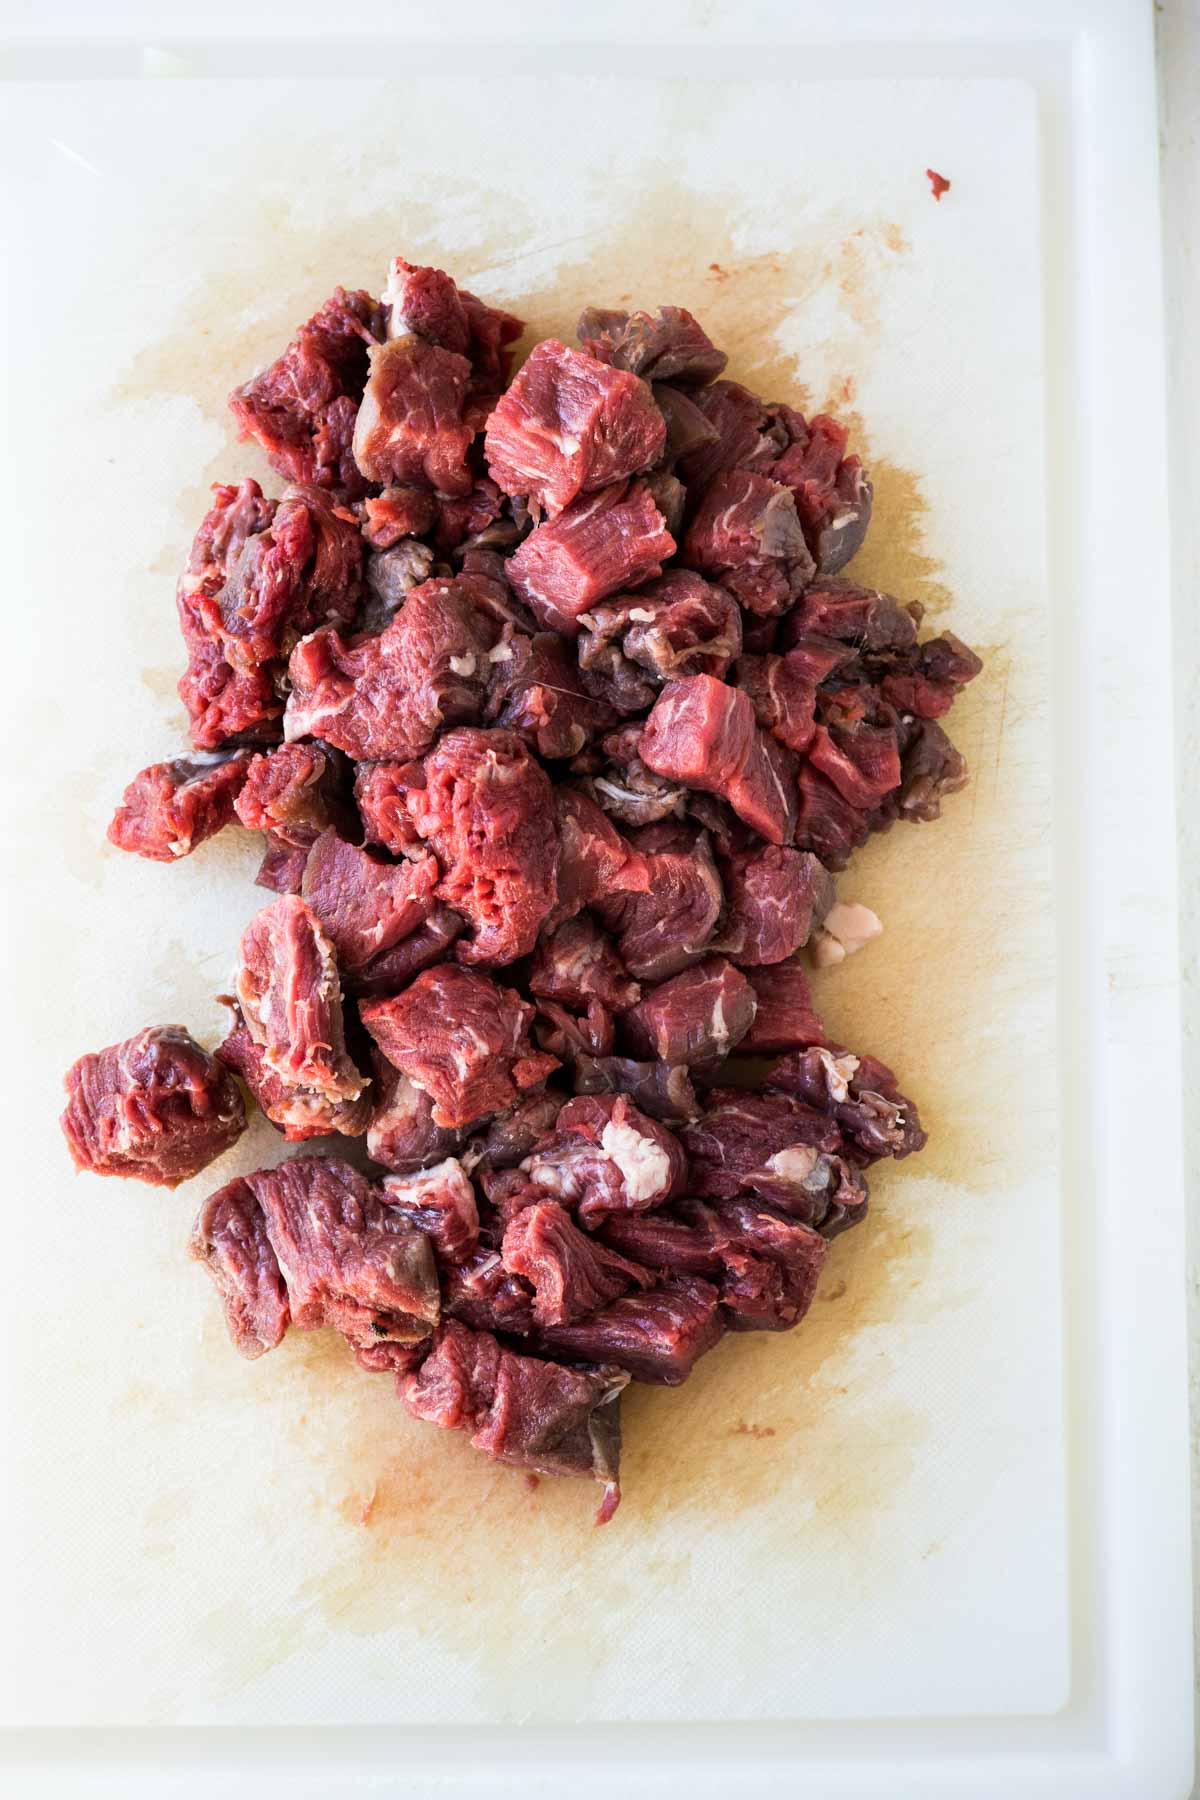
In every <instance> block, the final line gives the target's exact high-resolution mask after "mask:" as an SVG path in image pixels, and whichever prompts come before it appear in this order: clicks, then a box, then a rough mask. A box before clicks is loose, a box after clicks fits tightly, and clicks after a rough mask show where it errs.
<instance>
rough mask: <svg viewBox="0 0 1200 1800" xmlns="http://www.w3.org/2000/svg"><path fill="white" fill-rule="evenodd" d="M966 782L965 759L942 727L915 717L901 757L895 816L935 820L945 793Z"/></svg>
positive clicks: (932, 721)
mask: <svg viewBox="0 0 1200 1800" xmlns="http://www.w3.org/2000/svg"><path fill="white" fill-rule="evenodd" d="M966 785H967V765H966V762H965V760H964V758H963V756H962V755H961V753H960V752H959V751H957V750H956V749H955V748H954V745H953V744H952V743H951V742H950V739H949V738H948V737H947V736H946V733H945V732H944V731H943V730H942V728H941V726H940V725H938V724H936V723H935V722H934V720H932V719H914V721H913V723H912V725H911V726H910V727H909V728H908V731H907V734H906V741H905V745H904V749H903V751H902V753H901V757H900V787H899V790H898V792H897V794H896V795H895V796H894V804H895V808H896V817H897V818H900V819H908V820H910V821H912V822H914V823H915V822H916V821H917V820H926V821H928V820H930V819H936V818H938V817H939V815H940V813H941V810H942V801H943V799H944V798H945V796H946V795H947V794H957V793H958V791H959V789H960V788H964V787H965V786H966Z"/></svg>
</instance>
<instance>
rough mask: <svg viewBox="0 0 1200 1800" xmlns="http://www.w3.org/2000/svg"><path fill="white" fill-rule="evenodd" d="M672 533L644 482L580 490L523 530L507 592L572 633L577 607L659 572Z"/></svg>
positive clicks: (671, 545)
mask: <svg viewBox="0 0 1200 1800" xmlns="http://www.w3.org/2000/svg"><path fill="white" fill-rule="evenodd" d="M674 551H675V540H674V538H673V537H672V536H671V534H670V532H669V531H668V530H667V528H666V525H665V522H664V520H663V516H662V514H661V513H660V512H659V510H658V508H657V506H656V505H655V504H654V500H653V497H652V495H651V493H650V489H649V488H648V487H647V485H646V483H645V482H644V481H635V482H632V483H631V484H630V485H629V486H628V487H625V486H622V485H620V484H617V485H614V486H612V487H605V488H601V489H600V490H599V491H598V492H597V493H594V494H584V495H581V496H580V498H579V499H578V500H575V501H573V502H572V503H571V505H570V506H568V507H567V508H566V510H565V511H563V512H561V513H559V514H558V516H557V517H556V518H554V519H550V520H548V521H547V522H546V524H544V525H539V526H538V528H537V530H536V531H533V532H531V533H530V535H529V536H528V537H527V538H526V539H525V541H524V543H523V544H522V545H521V546H520V548H519V549H517V550H516V551H514V553H513V555H512V556H511V557H510V558H509V562H508V576H509V580H510V581H511V583H512V585H513V589H514V591H515V592H516V593H517V594H518V595H519V596H520V598H521V599H522V600H524V601H525V603H526V605H527V606H529V607H531V608H532V609H533V611H534V613H535V614H536V615H537V617H538V619H539V620H540V621H541V623H542V624H543V625H545V626H547V627H548V628H549V629H550V630H552V631H561V632H562V633H563V634H564V635H565V636H568V637H573V636H574V635H575V633H576V631H577V630H578V628H579V627H578V624H577V620H578V617H579V614H580V613H582V612H586V611H587V610H588V609H589V607H592V606H595V605H596V603H597V602H598V601H600V600H603V599H605V598H606V596H607V595H609V594H615V593H618V592H620V591H621V590H623V589H625V588H635V587H637V586H639V585H640V583H642V582H643V581H650V580H652V579H653V578H654V577H655V576H656V575H661V574H662V565H663V563H664V562H665V561H666V559H667V558H668V557H669V556H672V555H673V554H674Z"/></svg>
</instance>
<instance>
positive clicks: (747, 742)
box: [638, 675, 796, 844]
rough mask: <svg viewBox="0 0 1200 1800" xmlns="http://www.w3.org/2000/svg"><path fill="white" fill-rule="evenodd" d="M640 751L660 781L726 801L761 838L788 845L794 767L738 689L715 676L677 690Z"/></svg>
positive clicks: (668, 691) (661, 704) (651, 723)
mask: <svg viewBox="0 0 1200 1800" xmlns="http://www.w3.org/2000/svg"><path fill="white" fill-rule="evenodd" d="M638 748H639V753H640V755H641V759H642V761H643V762H644V763H645V764H646V766H647V768H650V769H653V770H654V771H655V773H656V774H658V775H665V776H667V777H669V778H670V779H671V780H673V781H682V782H684V783H686V785H687V786H689V787H696V788H700V789H701V790H702V791H703V792H706V793H710V794H717V795H720V796H721V797H722V798H723V799H725V800H728V802H729V804H730V805H731V806H732V807H733V810H734V812H736V813H737V815H738V817H739V818H741V819H744V820H745V821H746V823H747V825H750V826H752V827H753V828H754V830H755V831H757V832H758V833H759V834H760V836H762V837H765V838H766V839H768V841H769V842H771V843H773V844H785V843H788V842H790V840H791V837H792V833H793V831H794V828H795V820H796V800H795V765H794V759H793V758H792V757H791V754H790V752H789V751H787V750H784V749H783V747H782V745H780V744H778V743H776V741H775V740H774V738H770V737H767V736H766V735H765V733H763V732H761V731H760V730H759V729H758V726H757V725H756V723H755V719H754V708H753V707H752V706H751V704H750V701H749V700H748V699H747V697H746V695H745V694H743V693H742V692H741V690H740V689H739V688H734V687H729V686H728V685H727V684H726V683H725V682H723V681H715V680H714V679H713V677H712V676H711V675H692V676H689V677H687V678H686V679H685V680H683V681H673V682H671V683H670V684H669V685H668V686H667V687H665V688H664V689H663V691H662V693H661V694H660V696H659V698H658V699H657V700H656V701H655V703H654V710H653V711H652V712H651V714H650V717H649V719H648V721H647V723H646V728H645V730H644V731H643V733H642V736H641V740H640V743H639V746H638Z"/></svg>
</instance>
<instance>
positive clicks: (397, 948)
mask: <svg viewBox="0 0 1200 1800" xmlns="http://www.w3.org/2000/svg"><path fill="white" fill-rule="evenodd" d="M462 929H463V922H462V920H461V919H460V918H459V916H458V914H457V913H456V912H451V910H450V908H449V907H448V906H443V905H442V904H441V903H440V901H436V900H435V901H434V903H433V905H432V906H431V907H430V910H429V915H428V917H427V918H425V919H423V920H422V922H421V924H419V925H418V926H417V928H416V930H415V931H411V932H410V933H409V935H408V936H407V937H405V938H401V940H400V942H399V943H398V944H393V945H392V948H391V949H390V950H381V951H380V953H379V955H378V956H373V957H372V958H371V960H370V962H369V963H364V965H363V967H362V968H361V969H351V970H349V971H348V972H347V975H346V979H345V984H344V985H345V988H346V992H347V993H348V994H355V995H362V996H364V997H367V998H369V999H375V998H377V997H379V996H381V995H382V996H386V995H388V994H398V993H399V992H400V990H401V988H405V987H407V986H408V984H409V982H410V981H411V980H412V978H413V976H414V975H419V974H420V973H421V970H422V969H428V968H430V967H431V966H432V965H433V964H434V963H439V962H444V961H445V957H446V952H447V950H448V949H449V948H450V946H451V944H453V942H454V940H455V939H456V938H457V937H458V936H459V935H460V933H461V931H462Z"/></svg>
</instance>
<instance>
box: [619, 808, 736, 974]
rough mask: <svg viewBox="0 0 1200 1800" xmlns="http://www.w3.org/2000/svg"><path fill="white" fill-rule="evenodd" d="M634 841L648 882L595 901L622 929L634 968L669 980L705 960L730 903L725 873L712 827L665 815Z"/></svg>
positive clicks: (626, 959) (624, 952)
mask: <svg viewBox="0 0 1200 1800" xmlns="http://www.w3.org/2000/svg"><path fill="white" fill-rule="evenodd" d="M601 817H603V814H601ZM610 830H611V827H610ZM614 835H615V834H614ZM629 842H630V843H631V844H632V846H633V849H634V852H635V854H637V855H638V856H639V857H640V858H641V861H642V867H643V868H644V870H645V871H646V878H645V886H644V887H642V888H638V889H634V890H632V891H630V892H620V891H611V890H610V891H609V892H607V893H600V894H597V895H596V896H595V897H594V899H593V901H592V905H593V907H594V909H595V911H596V912H597V914H598V915H599V917H600V918H601V919H602V920H603V921H604V923H605V924H606V925H607V926H608V928H609V930H610V931H612V932H615V933H616V940H617V952H618V954H619V956H620V958H621V961H622V962H623V963H624V964H625V967H626V968H627V969H628V971H629V973H630V974H631V975H633V976H635V977H636V978H637V980H639V981H665V980H666V978H667V976H668V975H678V974H679V972H680V970H681V969H687V968H690V967H691V966H692V964H693V963H697V962H699V961H700V959H701V958H702V957H703V956H704V954H705V952H706V951H707V949H708V946H709V944H710V943H711V942H712V938H713V933H714V931H715V930H716V926H717V921H718V919H719V918H720V916H721V908H722V905H723V904H724V896H723V894H722V891H721V878H720V876H719V875H718V874H717V865H716V863H715V862H714V861H713V856H712V851H711V849H710V848H709V843H708V835H707V833H706V832H703V831H697V830H696V829H695V828H694V827H692V826H689V825H685V824H676V823H675V822H673V821H671V820H666V819H664V820H663V821H662V823H661V824H658V825H647V826H645V827H643V828H642V829H641V830H640V831H638V832H637V833H636V834H635V836H634V837H633V838H631V839H630V840H629Z"/></svg>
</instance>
